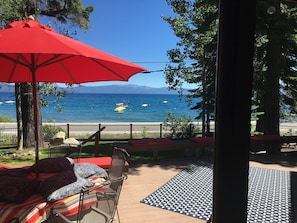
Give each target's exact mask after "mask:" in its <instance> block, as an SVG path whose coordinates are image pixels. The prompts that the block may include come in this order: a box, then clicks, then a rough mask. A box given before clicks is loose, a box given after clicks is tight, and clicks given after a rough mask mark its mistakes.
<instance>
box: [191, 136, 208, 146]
mask: <svg viewBox="0 0 297 223" xmlns="http://www.w3.org/2000/svg"><path fill="white" fill-rule="evenodd" d="M191 140H192V141H194V142H197V143H201V144H209V143H214V138H213V137H194V138H191Z"/></svg>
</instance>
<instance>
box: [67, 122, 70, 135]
mask: <svg viewBox="0 0 297 223" xmlns="http://www.w3.org/2000/svg"><path fill="white" fill-rule="evenodd" d="M69 135H70V126H69V123H68V124H67V138H69Z"/></svg>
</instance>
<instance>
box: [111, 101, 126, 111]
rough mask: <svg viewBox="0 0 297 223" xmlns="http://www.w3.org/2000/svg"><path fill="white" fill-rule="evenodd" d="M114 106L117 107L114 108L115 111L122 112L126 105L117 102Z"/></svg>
mask: <svg viewBox="0 0 297 223" xmlns="http://www.w3.org/2000/svg"><path fill="white" fill-rule="evenodd" d="M116 106H117V107H116V108H115V109H114V111H115V112H123V111H125V110H126V108H127V107H128V105H125V104H124V103H123V102H120V103H117V104H116Z"/></svg>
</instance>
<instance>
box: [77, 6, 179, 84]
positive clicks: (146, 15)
mask: <svg viewBox="0 0 297 223" xmlns="http://www.w3.org/2000/svg"><path fill="white" fill-rule="evenodd" d="M82 2H83V4H84V6H89V5H92V6H94V7H95V10H94V12H93V13H92V14H91V24H90V25H91V26H92V29H90V30H89V31H87V33H83V32H80V33H78V35H77V36H76V38H77V39H78V40H79V41H82V42H84V43H86V44H88V45H90V46H92V47H95V48H97V49H99V50H102V51H104V52H106V53H110V54H112V55H114V56H117V57H120V58H122V59H125V60H127V61H130V62H133V63H136V64H138V65H140V66H142V67H144V68H146V69H147V70H148V71H157V70H163V69H164V68H165V65H166V63H167V62H168V61H169V60H168V57H167V55H166V52H167V51H168V50H170V49H173V48H175V47H176V43H177V42H178V39H177V37H175V35H174V33H173V31H172V30H171V29H170V26H169V24H168V23H167V22H165V21H164V20H163V19H162V18H161V15H164V16H168V17H169V16H170V17H171V16H173V15H174V14H173V12H172V11H171V9H170V7H169V5H167V3H166V0H126V1H121V0H108V1H104V0H82ZM115 83H116V84H137V85H143V86H149V87H167V85H166V83H165V78H164V73H163V72H152V73H149V74H136V75H134V76H132V77H131V78H130V79H129V81H128V82H127V83H126V82H96V83H91V84H87V85H97V86H98V85H108V84H115ZM85 85H86V84H85Z"/></svg>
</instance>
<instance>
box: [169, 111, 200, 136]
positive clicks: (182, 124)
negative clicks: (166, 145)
mask: <svg viewBox="0 0 297 223" xmlns="http://www.w3.org/2000/svg"><path fill="white" fill-rule="evenodd" d="M163 129H164V130H165V131H167V132H168V133H166V134H165V136H166V137H168V138H171V139H186V138H190V137H192V136H194V132H195V125H194V124H193V123H192V120H191V117H187V116H185V115H181V116H180V117H177V116H175V115H174V114H173V113H172V112H168V117H167V118H166V120H165V122H164V123H163Z"/></svg>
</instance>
